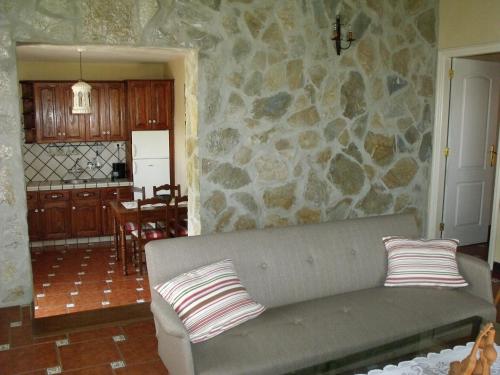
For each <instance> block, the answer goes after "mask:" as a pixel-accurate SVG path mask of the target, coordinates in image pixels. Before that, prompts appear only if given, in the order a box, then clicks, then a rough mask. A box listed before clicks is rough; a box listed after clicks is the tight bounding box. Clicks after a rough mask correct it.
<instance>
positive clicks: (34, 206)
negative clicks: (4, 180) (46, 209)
mask: <svg viewBox="0 0 500 375" xmlns="http://www.w3.org/2000/svg"><path fill="white" fill-rule="evenodd" d="M26 199H27V203H28V235H29V238H30V241H39V240H41V239H42V238H43V237H42V234H43V232H42V212H41V211H40V200H39V199H38V192H36V191H28V192H27V194H26Z"/></svg>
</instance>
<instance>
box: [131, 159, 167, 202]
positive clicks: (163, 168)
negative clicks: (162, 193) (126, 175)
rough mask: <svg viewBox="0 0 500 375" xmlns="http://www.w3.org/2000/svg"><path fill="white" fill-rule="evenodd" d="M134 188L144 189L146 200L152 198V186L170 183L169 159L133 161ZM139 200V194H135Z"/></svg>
mask: <svg viewBox="0 0 500 375" xmlns="http://www.w3.org/2000/svg"><path fill="white" fill-rule="evenodd" d="M133 168H134V170H133V173H134V186H136V187H143V186H144V187H145V190H146V198H151V197H152V196H153V186H159V185H164V184H169V183H170V163H169V159H139V160H134V161H133ZM134 198H135V199H139V198H141V197H140V193H136V196H135V197H134Z"/></svg>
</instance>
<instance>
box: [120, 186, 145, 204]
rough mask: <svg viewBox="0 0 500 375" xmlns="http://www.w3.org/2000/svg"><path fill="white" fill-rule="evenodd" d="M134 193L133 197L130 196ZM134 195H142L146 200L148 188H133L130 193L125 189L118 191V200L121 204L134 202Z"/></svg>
mask: <svg viewBox="0 0 500 375" xmlns="http://www.w3.org/2000/svg"><path fill="white" fill-rule="evenodd" d="M130 193H132V196H130ZM134 193H139V194H141V197H142V199H146V188H145V187H144V186H142V187H139V186H131V187H130V190H129V191H126V189H123V187H121V188H118V189H116V199H117V200H118V201H120V202H126V201H130V200H134Z"/></svg>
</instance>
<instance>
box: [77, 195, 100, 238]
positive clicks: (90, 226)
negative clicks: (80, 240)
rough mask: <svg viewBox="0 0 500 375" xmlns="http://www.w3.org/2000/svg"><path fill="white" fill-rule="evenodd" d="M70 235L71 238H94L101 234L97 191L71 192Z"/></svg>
mask: <svg viewBox="0 0 500 375" xmlns="http://www.w3.org/2000/svg"><path fill="white" fill-rule="evenodd" d="M71 234H72V236H73V237H96V236H99V235H100V234H101V208H100V191H99V189H78V190H72V191H71Z"/></svg>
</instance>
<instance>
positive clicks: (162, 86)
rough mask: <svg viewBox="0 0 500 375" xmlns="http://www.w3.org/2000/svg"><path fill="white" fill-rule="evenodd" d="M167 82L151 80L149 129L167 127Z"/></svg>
mask: <svg viewBox="0 0 500 375" xmlns="http://www.w3.org/2000/svg"><path fill="white" fill-rule="evenodd" d="M169 97H170V95H169V82H166V81H151V129H168V125H169V123H168V120H167V101H168V100H169Z"/></svg>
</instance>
